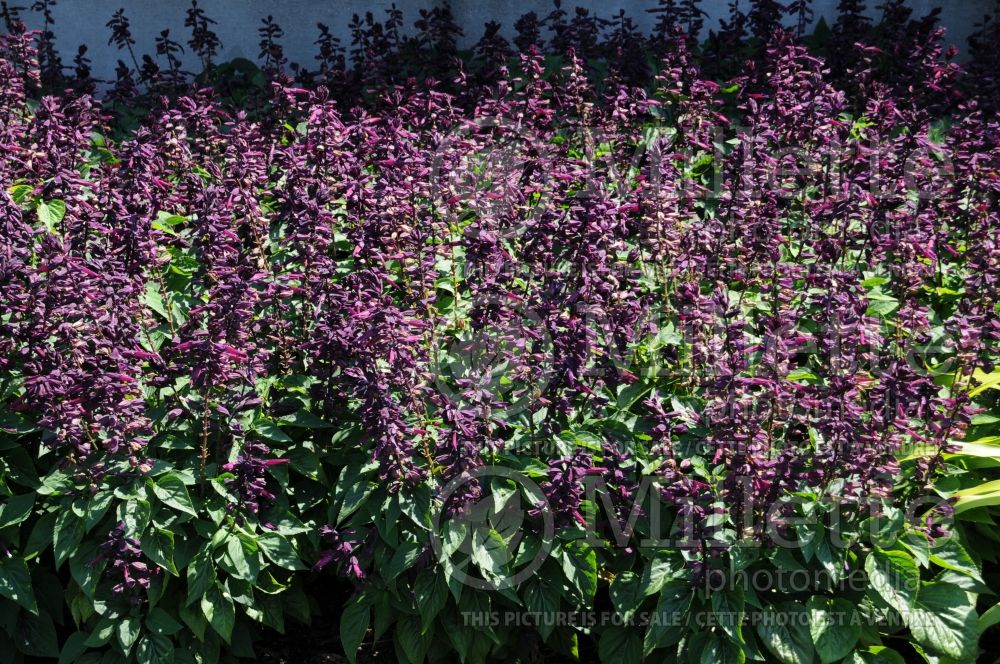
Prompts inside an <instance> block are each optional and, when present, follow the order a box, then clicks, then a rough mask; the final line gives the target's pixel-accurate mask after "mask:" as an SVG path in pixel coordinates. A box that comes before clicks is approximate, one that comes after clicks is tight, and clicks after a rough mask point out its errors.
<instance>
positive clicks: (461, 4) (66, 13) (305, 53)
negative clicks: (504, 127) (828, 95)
mask: <svg viewBox="0 0 1000 664" xmlns="http://www.w3.org/2000/svg"><path fill="white" fill-rule="evenodd" d="M434 2H435V0H397V1H396V4H397V6H399V7H400V8H401V9H402V11H403V17H404V22H405V25H406V27H407V28H408V29H409V30H411V31H412V29H413V28H412V26H413V22H414V21H415V20H417V18H418V12H419V10H420V9H421V8H428V7H431V6H433V5H434ZM10 4H13V5H18V4H24V5H28V4H30V3H29V0H20V2H19V1H18V0H11V1H10ZM198 4H199V5H200V6H201V7H203V8H204V9H205V11H206V13H207V14H208V16H209V17H211V18H213V19H215V20H216V21H217V22H218V25H217V26H215V30H216V32H217V33H218V34H219V37H220V38H221V40H222V44H223V48H222V54H221V55H222V58H221V59H222V60H227V59H231V58H236V57H247V58H251V59H255V58H256V55H257V53H258V48H257V43H258V41H259V38H258V35H257V28H258V27H260V20H261V18H263V17H264V16H267V15H269V14H270V15H273V16H274V18H275V19H276V20H277V21H278V23H279V24H280V25H281V27H282V28H283V29H284V31H285V37H284V39H282V43H283V45H284V47H285V53H286V55H287V56H288V58H289V59H290V60H292V61H295V62H300V63H303V64H304V65H306V66H309V67H311V66H312V64H313V62H314V57H315V54H316V47H315V46H314V44H313V42H314V41H315V40H316V37H317V35H318V32H317V29H316V23H317V22H322V23H325V24H327V25H328V26H329V27H330V29H331V31H333V32H334V34H335V35H336V36H338V37H339V38H340V39H341V42H342V43H343V44H344V45H345V46H346V45H349V44H350V33H349V31H348V29H347V24H348V22H349V21H350V20H351V16H352V15H353V14H356V13H360V14H363V13H364V12H366V11H371V12H372V13H373V14H375V16H376V18H378V19H380V20H381V19H382V18H384V17H385V10H386V9H387V8H388V7H389V6H390V4H391V3H390V2H387V1H385V0H375V1H373V2H364V1H363V0H199V3H198ZM451 4H452V11H453V12H454V14H455V17H456V20H457V22H458V23H459V25H461V26H462V28H463V29H464V31H465V36H464V37H463V41H462V45H463V46H471V45H472V44H474V43H475V42H476V41H477V40H478V39H479V37H480V36H481V34H482V28H483V24H484V23H485V22H487V21H489V20H497V21H499V22H500V23H501V24H502V25H503V27H504V34H505V36H507V37H508V38H510V37H512V36H513V34H514V28H513V26H514V22H515V21H516V20H517V18H518V17H519V16H521V15H522V14H524V13H526V12H529V11H535V12H537V13H538V14H539V16H544V15H545V14H547V13H548V12H549V11H551V10H552V7H553V5H552V2H551V0H528V1H525V2H503V1H501V0H452V3H451ZM563 4H564V7H565V8H572V7H575V6H577V5H579V6H583V7H586V8H588V9H590V10H591V11H594V12H597V13H598V14H599V15H601V16H612V15H614V14H617V13H618V10H619V9H625V11H626V12H627V13H628V14H629V15H630V16H632V17H633V19H634V20H635V21H636V22H637V23H638V24H639V26H640V27H641V28H643V29H645V30H647V31H648V30H649V29H650V28H651V27H652V25H653V23H654V22H655V17H653V16H652V15H650V14H648V13H647V12H646V11H645V10H646V9H647V8H649V7H651V6H654V5H655V0H610V1H607V2H599V1H595V0H564V2H563ZM727 4H728V0H702V2H701V6H702V7H703V8H704V9H705V11H707V12H708V14H709V18H708V20H707V21H706V28H707V27H715V26H717V25H718V20H719V18H720V17H722V16H725V14H726V12H727ZM742 4H743V5H744V6H746V5H747V4H748V0H742ZM868 4H869V5H873V6H874V5H878V4H880V0H868ZM909 4H910V6H911V7H913V9H914V13H915V14H916V15H923V14H924V13H926V12H927V11H929V10H930V9H931V8H932V7H935V6H940V7H942V8H943V10H944V11H943V14H942V16H943V21H942V22H943V24H944V26H945V27H946V28H947V29H948V38H949V41H951V42H952V43H955V44H957V45H958V46H959V47H960V48H962V49H963V50H964V47H965V39H966V37H967V36H968V35H969V33H970V32H972V31H973V30H974V29H975V27H974V25H975V23H976V22H977V21H978V20H980V19H981V18H982V17H983V15H984V14H985V13H987V12H988V11H989V10H990V9H991V8H992V7H993V5H994V0H911V1H910V3H909ZM836 5H837V0H813V8H814V11H815V13H816V19H818V18H819V17H820V16H826V17H827V20H828V22H832V21H831V18H832V17H834V16H836ZM123 6H124V8H125V11H126V14H127V16H128V17H129V19H130V21H131V23H132V32H133V35H134V36H135V38H136V41H137V42H138V43H137V49H138V52H139V56H140V57H141V53H143V52H149V53H154V52H155V46H154V39H155V37H156V36H157V35H158V34H159V33H160V31H161V30H163V29H165V28H169V29H170V35H171V37H172V38H173V39H174V40H176V41H179V42H181V43H185V42H186V41H187V38H188V30H187V29H186V28H185V27H184V12H185V10H186V9H187V8H188V7H189V4H188V0H58V4H57V5H56V6H55V7H54V8H53V13H54V15H55V26H54V30H53V32H54V33H55V35H56V44H57V47H58V48H59V50H60V52H61V53H62V54H63V57H64V59H65V60H67V61H69V60H71V59H72V56H73V55H74V54H75V53H76V49H77V47H78V46H79V45H80V44H87V46H88V47H89V50H88V56H89V57H90V58H91V60H92V61H93V69H94V74H95V76H98V77H102V78H112V77H113V75H114V68H115V64H116V62H117V60H118V58H120V57H122V54H120V53H119V52H118V51H117V50H116V49H115V47H113V46H109V45H108V37H109V36H110V31H109V30H108V28H107V27H106V26H105V24H106V23H107V21H108V19H109V18H110V17H111V14H112V13H114V12H115V10H117V9H118V8H120V7H123ZM871 13H872V14H873V15H874V13H875V11H874V10H871ZM25 18H26V19H28V23H29V25H30V26H31V27H41V17H40V16H39V15H37V14H35V13H31V12H25ZM191 64H192V66H193V65H194V63H193V62H192V63H191Z"/></svg>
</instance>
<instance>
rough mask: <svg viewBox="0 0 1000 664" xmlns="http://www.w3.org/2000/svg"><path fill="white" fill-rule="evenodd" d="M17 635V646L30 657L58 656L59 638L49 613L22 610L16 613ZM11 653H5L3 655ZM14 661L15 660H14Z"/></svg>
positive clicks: (15, 630)
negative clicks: (36, 613)
mask: <svg viewBox="0 0 1000 664" xmlns="http://www.w3.org/2000/svg"><path fill="white" fill-rule="evenodd" d="M14 633H15V634H16V635H17V637H16V638H17V647H18V650H20V651H21V652H22V653H24V654H25V655H28V656H30V657H50V658H53V659H55V658H56V657H59V646H58V645H57V644H58V643H59V638H58V637H57V636H56V626H55V625H54V624H53V623H52V618H50V617H49V614H48V613H46V612H44V611H43V612H42V613H41V615H38V616H36V615H33V614H31V613H25V612H24V611H22V612H20V613H19V614H18V618H17V625H16V626H15V627H14ZM10 654H11V653H6V655H5V656H7V655H10ZM15 661H16V660H15Z"/></svg>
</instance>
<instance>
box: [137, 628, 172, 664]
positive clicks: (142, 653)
mask: <svg viewBox="0 0 1000 664" xmlns="http://www.w3.org/2000/svg"><path fill="white" fill-rule="evenodd" d="M136 660H137V661H139V662H142V664H173V662H174V644H173V643H171V641H170V639H168V638H167V637H165V636H163V635H161V634H149V635H148V636H144V637H143V638H142V640H141V641H139V647H138V648H137V649H136Z"/></svg>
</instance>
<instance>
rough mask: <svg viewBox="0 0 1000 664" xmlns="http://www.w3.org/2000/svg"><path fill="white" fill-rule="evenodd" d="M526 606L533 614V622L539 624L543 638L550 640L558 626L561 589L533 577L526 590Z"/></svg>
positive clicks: (539, 631) (539, 630)
mask: <svg viewBox="0 0 1000 664" xmlns="http://www.w3.org/2000/svg"><path fill="white" fill-rule="evenodd" d="M524 606H525V607H526V608H527V609H528V612H529V613H530V614H532V616H531V620H532V623H533V624H535V625H537V626H538V633H539V634H541V635H542V639H544V640H548V638H549V635H550V634H552V630H553V629H555V626H556V623H555V621H556V612H557V611H559V591H558V590H557V589H556V588H553V587H552V586H550V585H549V584H547V583H545V582H544V581H540V580H537V579H531V580H529V581H528V582H527V586H526V588H525V590H524Z"/></svg>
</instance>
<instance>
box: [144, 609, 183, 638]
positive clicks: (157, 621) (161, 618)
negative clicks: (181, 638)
mask: <svg viewBox="0 0 1000 664" xmlns="http://www.w3.org/2000/svg"><path fill="white" fill-rule="evenodd" d="M146 627H147V628H149V631H150V632H152V633H153V634H160V635H163V636H172V635H174V634H176V633H177V632H179V631H181V630H182V629H183V627H182V626H181V624H180V623H179V622H177V621H176V620H174V619H173V618H172V617H171V616H170V614H169V613H167V612H166V611H164V610H163V609H161V608H159V607H156V608H154V609H151V610H150V611H149V615H148V616H146Z"/></svg>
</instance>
